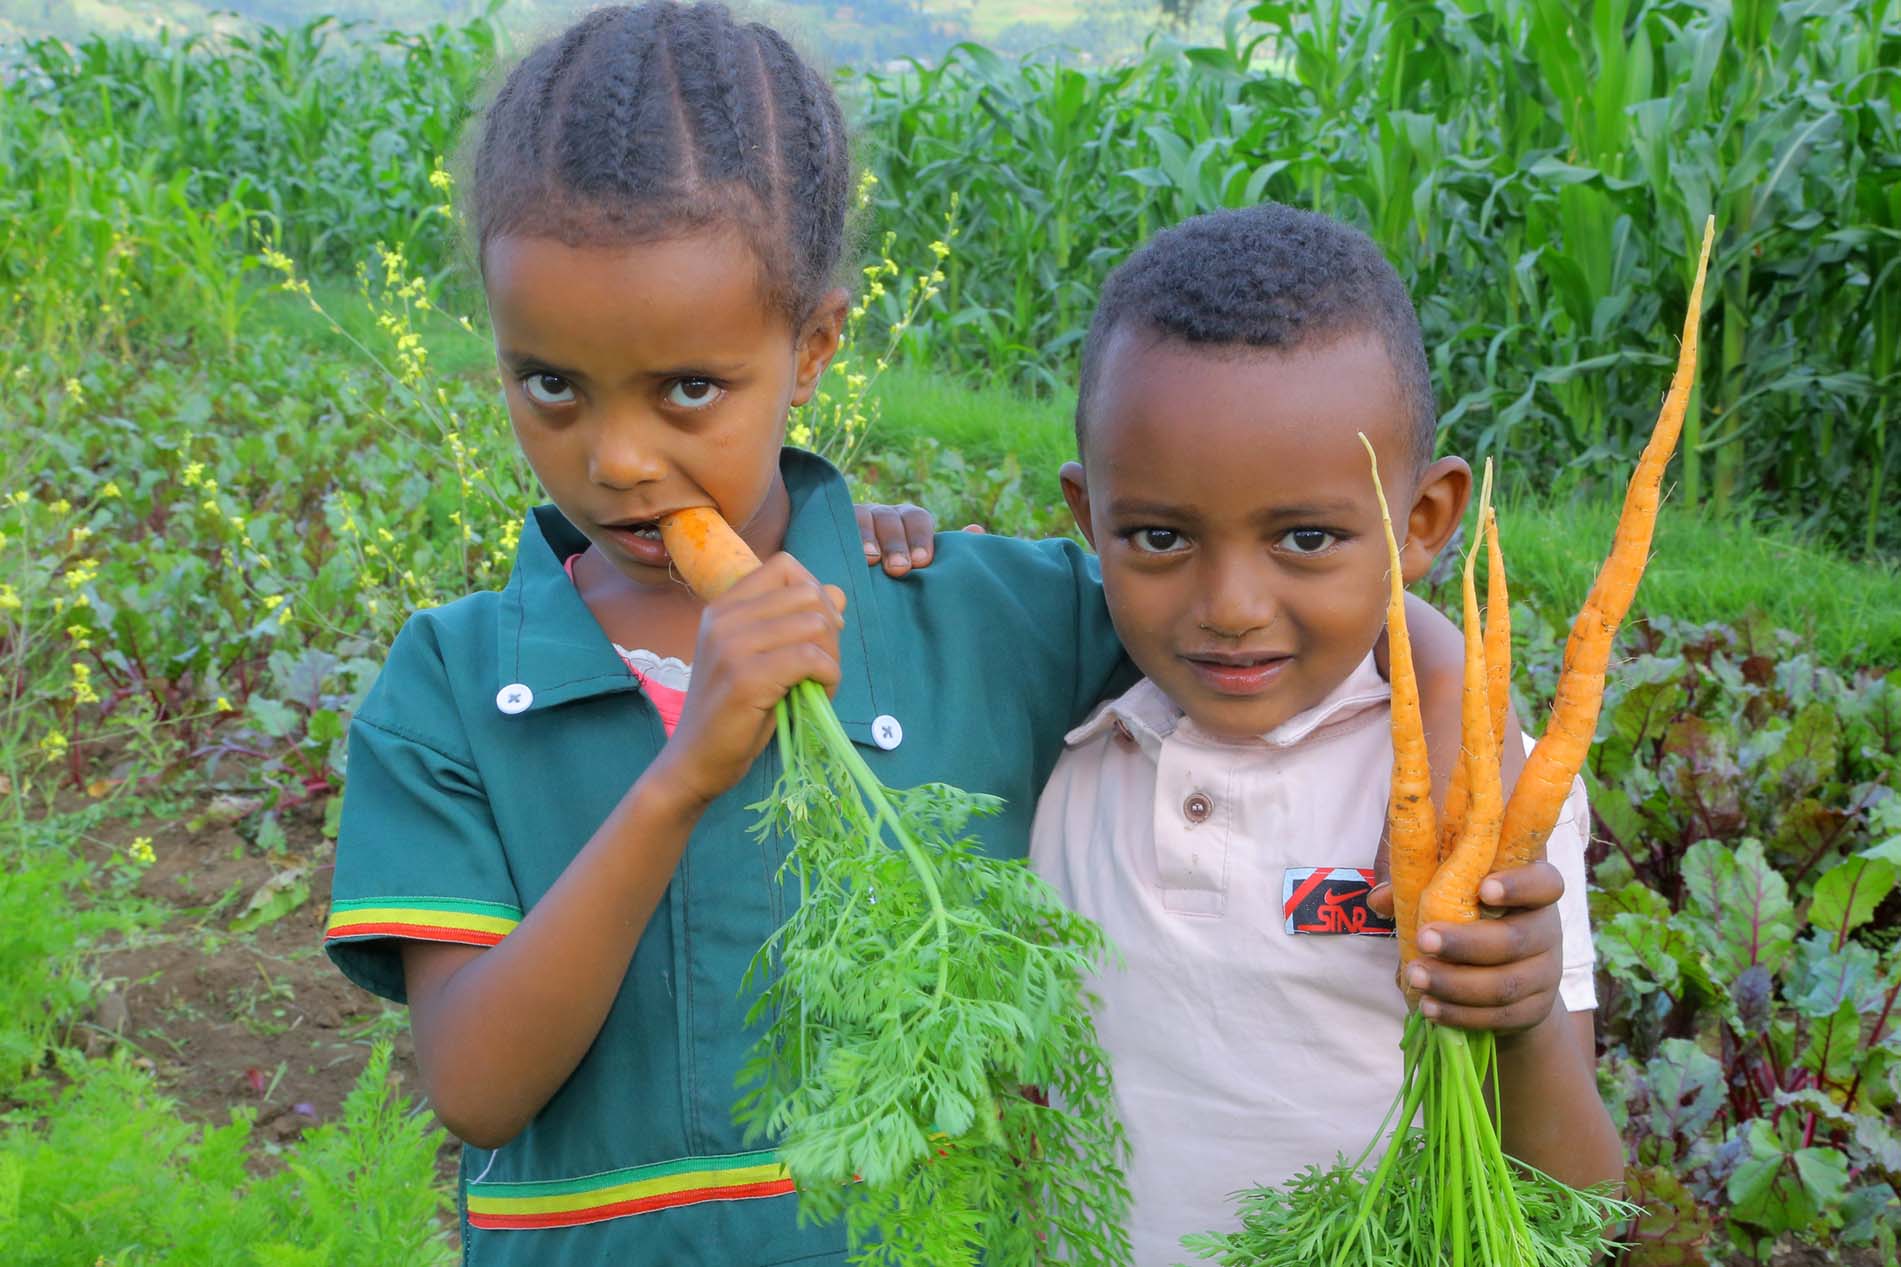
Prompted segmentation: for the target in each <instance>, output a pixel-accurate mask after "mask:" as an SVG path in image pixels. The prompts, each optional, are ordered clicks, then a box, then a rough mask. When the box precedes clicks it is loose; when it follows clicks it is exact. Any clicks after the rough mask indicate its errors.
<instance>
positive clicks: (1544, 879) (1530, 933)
mask: <svg viewBox="0 0 1901 1267" xmlns="http://www.w3.org/2000/svg"><path fill="white" fill-rule="evenodd" d="M1563 894H1564V877H1563V876H1562V875H1560V874H1559V872H1558V869H1557V868H1556V867H1554V866H1552V865H1551V864H1550V863H1548V862H1534V863H1531V864H1529V865H1527V866H1523V867H1514V868H1511V869H1510V870H1507V871H1496V872H1493V873H1492V874H1491V875H1489V876H1487V877H1485V880H1484V882H1483V883H1481V884H1480V885H1479V901H1480V903H1481V904H1482V905H1483V906H1484V907H1485V908H1486V909H1487V910H1490V911H1499V912H1503V914H1502V915H1501V916H1500V917H1499V918H1497V919H1479V920H1475V921H1474V922H1472V923H1470V924H1426V925H1424V926H1422V927H1421V928H1420V930H1419V958H1417V959H1415V960H1414V961H1413V962H1412V963H1411V964H1409V965H1408V966H1407V968H1406V980H1405V982H1404V984H1406V985H1408V986H1410V987H1412V988H1413V989H1416V990H1419V991H1421V992H1422V993H1423V994H1424V997H1423V998H1422V999H1421V1000H1420V1010H1421V1011H1422V1012H1423V1013H1424V1014H1425V1015H1426V1016H1427V1017H1428V1018H1430V1019H1432V1020H1435V1021H1438V1022H1439V1023H1440V1024H1442V1025H1451V1026H1454V1027H1456V1028H1458V1029H1489V1030H1494V1031H1497V1032H1499V1033H1501V1034H1507V1035H1509V1034H1516V1033H1520V1032H1522V1031H1524V1030H1528V1029H1531V1028H1533V1027H1534V1026H1536V1025H1538V1024H1539V1023H1540V1022H1542V1021H1543V1020H1544V1019H1545V1018H1546V1017H1547V1016H1549V1015H1550V1013H1551V1009H1552V1005H1553V1004H1554V1003H1555V1002H1556V1001H1557V997H1558V983H1559V979H1560V978H1561V977H1562V976H1563V975H1564V955H1563V947H1562V940H1563V926H1562V924H1561V923H1560V921H1559V919H1558V906H1557V902H1558V899H1559V898H1560V897H1561V896H1563Z"/></svg>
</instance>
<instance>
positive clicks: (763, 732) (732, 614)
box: [660, 554, 845, 804]
mask: <svg viewBox="0 0 1901 1267" xmlns="http://www.w3.org/2000/svg"><path fill="white" fill-rule="evenodd" d="M844 610H845V595H844V593H843V592H842V591H841V590H839V588H838V587H837V586H835V585H820V584H819V583H818V581H817V580H816V579H814V577H813V576H812V574H811V573H810V572H807V571H806V570H805V569H804V568H803V567H801V566H799V563H798V561H797V560H795V559H794V558H793V557H792V556H791V555H789V554H776V555H774V556H773V557H772V558H770V559H768V560H766V562H765V563H764V564H763V565H762V566H761V567H760V568H759V569H758V570H757V571H755V572H752V573H751V574H750V575H748V576H746V577H745V578H744V579H742V580H741V581H740V582H739V583H738V584H737V585H734V586H733V588H731V589H730V590H728V591H726V593H725V594H723V595H721V596H720V597H719V598H718V599H716V600H715V601H713V602H711V603H708V604H707V606H706V612H705V614H704V615H702V616H701V617H700V634H699V641H698V644H697V646H696V647H695V649H694V652H693V683H692V687H691V689H689V690H688V691H687V696H686V708H685V710H684V711H683V712H682V713H681V715H680V724H679V725H678V726H677V727H675V728H674V732H673V736H672V737H671V738H670V739H668V741H667V745H666V747H665V748H663V749H662V750H661V754H660V761H661V762H665V763H667V764H668V766H669V769H668V772H667V775H668V780H669V782H670V783H672V784H673V785H674V786H675V787H677V789H678V790H679V791H680V792H682V793H684V794H685V795H687V796H688V797H689V798H690V799H692V800H694V801H697V802H699V803H701V804H705V803H708V802H711V801H712V800H714V799H715V798H717V797H718V796H720V795H721V794H722V793H724V792H725V791H726V790H727V789H729V788H731V787H732V786H733V785H735V784H736V783H738V782H739V780H740V779H741V778H743V777H744V776H745V773H746V771H747V769H748V768H749V767H750V766H751V765H752V763H753V759H754V758H755V757H757V756H758V755H759V753H760V750H761V749H763V748H764V747H765V746H766V741H767V740H768V739H770V738H771V737H772V728H773V721H774V717H773V706H774V705H776V704H777V703H778V702H779V701H780V700H781V699H783V698H785V694H786V692H787V691H790V690H791V689H792V688H793V687H795V686H797V685H798V684H799V683H800V682H803V681H805V680H806V679H808V678H810V679H811V680H813V681H815V682H818V683H819V684H820V685H822V686H823V687H824V688H825V690H826V692H827V693H828V694H829V693H831V692H832V691H835V690H837V689H838V678H839V668H838V633H839V630H841V629H843V628H844V627H845V617H844Z"/></svg>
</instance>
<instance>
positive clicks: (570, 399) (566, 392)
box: [521, 374, 574, 405]
mask: <svg viewBox="0 0 1901 1267" xmlns="http://www.w3.org/2000/svg"><path fill="white" fill-rule="evenodd" d="M521 390H522V395H524V396H526V397H528V399H530V400H532V401H534V402H535V403H536V404H537V405H568V404H572V403H574V388H572V387H570V386H569V385H568V380H567V379H565V378H562V377H561V376H560V375H559V374H524V375H522V379H521Z"/></svg>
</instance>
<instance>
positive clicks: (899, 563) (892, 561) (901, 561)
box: [885, 554, 911, 572]
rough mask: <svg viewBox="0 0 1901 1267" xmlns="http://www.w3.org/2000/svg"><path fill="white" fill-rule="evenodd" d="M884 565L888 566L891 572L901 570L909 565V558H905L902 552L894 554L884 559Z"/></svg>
mask: <svg viewBox="0 0 1901 1267" xmlns="http://www.w3.org/2000/svg"><path fill="white" fill-rule="evenodd" d="M885 566H886V567H888V568H890V569H891V570H892V571H893V572H902V571H903V570H904V569H906V568H908V567H910V566H911V560H909V559H907V558H905V557H904V556H903V555H902V554H894V555H892V556H891V557H890V558H889V559H887V560H886V561H885Z"/></svg>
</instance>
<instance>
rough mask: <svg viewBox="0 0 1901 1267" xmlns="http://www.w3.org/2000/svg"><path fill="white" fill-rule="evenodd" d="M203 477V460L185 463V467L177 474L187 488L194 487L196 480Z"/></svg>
mask: <svg viewBox="0 0 1901 1267" xmlns="http://www.w3.org/2000/svg"><path fill="white" fill-rule="evenodd" d="M204 477H205V464H204V463H203V462H187V463H185V469H184V470H183V471H182V472H180V473H179V476H178V478H179V479H181V480H183V481H184V483H185V487H187V488H192V487H196V485H197V483H198V481H199V480H201V479H203V478H204Z"/></svg>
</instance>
